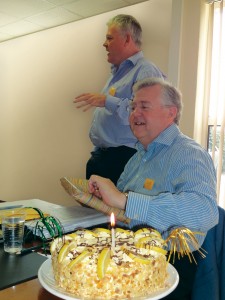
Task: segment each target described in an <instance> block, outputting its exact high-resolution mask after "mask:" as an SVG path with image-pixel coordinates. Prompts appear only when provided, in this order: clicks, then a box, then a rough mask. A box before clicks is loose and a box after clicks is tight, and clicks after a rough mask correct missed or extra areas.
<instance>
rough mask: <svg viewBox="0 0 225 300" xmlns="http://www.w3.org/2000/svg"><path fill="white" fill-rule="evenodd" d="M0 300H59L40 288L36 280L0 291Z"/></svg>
mask: <svg viewBox="0 0 225 300" xmlns="http://www.w3.org/2000/svg"><path fill="white" fill-rule="evenodd" d="M0 299H2V300H3V299H10V300H25V299H32V300H59V299H61V298H59V297H56V296H54V295H52V294H50V293H49V292H48V291H46V290H45V289H44V288H43V287H42V286H41V284H40V282H39V280H38V279H33V280H30V281H26V282H24V283H21V284H18V285H16V286H12V287H10V288H7V289H4V290H2V291H0Z"/></svg>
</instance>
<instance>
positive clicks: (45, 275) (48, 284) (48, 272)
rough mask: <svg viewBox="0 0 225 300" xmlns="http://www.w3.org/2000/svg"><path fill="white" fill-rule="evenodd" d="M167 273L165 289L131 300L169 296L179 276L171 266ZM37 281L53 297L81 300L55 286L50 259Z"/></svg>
mask: <svg viewBox="0 0 225 300" xmlns="http://www.w3.org/2000/svg"><path fill="white" fill-rule="evenodd" d="M168 273H169V278H168V287H167V288H165V289H163V290H161V291H160V292H155V293H151V294H150V295H148V296H144V297H135V298H132V300H157V299H161V298H163V297H165V296H167V295H168V294H170V293H171V292H172V291H173V290H174V289H175V288H176V287H177V285H178V282H179V275H178V273H177V271H176V269H175V268H174V267H173V266H172V265H171V264H168ZM38 279H39V281H40V283H41V285H42V286H43V287H44V288H45V289H46V290H47V291H48V292H50V293H51V294H53V295H55V296H58V297H60V298H62V299H65V300H81V298H77V296H76V295H74V294H71V293H68V292H65V291H64V290H63V289H62V288H60V287H58V286H57V285H56V283H55V279H54V275H53V271H52V262H51V259H48V260H46V261H45V262H44V263H43V264H42V265H41V267H40V268H39V270H38ZM92 300H93V299H92Z"/></svg>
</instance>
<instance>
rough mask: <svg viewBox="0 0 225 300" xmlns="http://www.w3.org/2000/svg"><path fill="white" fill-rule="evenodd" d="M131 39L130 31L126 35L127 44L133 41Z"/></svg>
mask: <svg viewBox="0 0 225 300" xmlns="http://www.w3.org/2000/svg"><path fill="white" fill-rule="evenodd" d="M131 39H132V38H131V35H130V34H129V33H127V34H126V36H125V42H126V44H129V43H130V41H131Z"/></svg>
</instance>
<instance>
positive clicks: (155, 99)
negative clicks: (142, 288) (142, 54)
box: [89, 78, 218, 300]
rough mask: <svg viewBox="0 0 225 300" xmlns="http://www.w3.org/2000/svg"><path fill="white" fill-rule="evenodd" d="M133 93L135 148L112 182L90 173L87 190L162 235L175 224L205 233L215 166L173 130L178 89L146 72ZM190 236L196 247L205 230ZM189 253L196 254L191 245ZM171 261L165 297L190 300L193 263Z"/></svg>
mask: <svg viewBox="0 0 225 300" xmlns="http://www.w3.org/2000/svg"><path fill="white" fill-rule="evenodd" d="M134 94H135V96H134V101H133V102H132V104H131V107H130V111H131V114H130V125H131V128H132V131H133V133H134V135H135V136H136V137H137V139H138V141H139V142H138V144H137V149H138V151H137V153H136V154H134V155H133V157H132V158H131V159H130V160H129V162H128V163H127V165H126V167H125V169H124V172H123V173H122V174H121V177H120V179H119V180H118V183H117V187H116V186H115V185H114V184H113V183H112V182H111V181H110V180H109V179H106V178H102V177H100V176H95V175H92V176H91V178H90V180H89V191H90V192H91V193H93V194H95V195H96V196H97V197H99V198H101V199H102V200H103V201H104V202H105V203H106V204H108V205H109V206H112V207H117V208H121V209H124V210H125V216H126V217H128V218H130V219H131V222H130V224H129V226H130V227H131V228H136V227H138V228H140V227H145V226H146V225H147V226H150V227H153V228H155V229H156V230H158V231H159V232H160V233H161V234H162V235H163V237H164V238H167V237H168V234H169V232H170V230H171V229H174V228H177V227H187V228H188V229H190V230H191V231H193V232H201V233H205V234H206V233H207V231H208V230H209V229H211V228H212V227H213V226H215V225H216V224H217V223H218V208H217V203H216V172H215V168H214V164H213V161H212V159H211V157H210V155H209V153H208V152H207V151H206V150H205V149H203V148H202V147H201V146H200V145H199V144H197V143H196V142H195V141H194V140H192V139H190V138H189V137H187V136H185V135H184V134H182V132H181V131H180V130H179V127H178V124H179V120H180V115H181V108H182V102H181V95H180V93H179V92H178V91H177V90H176V89H175V88H174V87H173V86H172V85H170V84H169V83H167V82H166V81H162V80H160V79H158V78H157V79H155V78H148V79H145V80H142V81H141V82H138V83H136V84H135V86H134ZM196 238H197V241H198V244H199V247H201V245H202V243H203V241H204V238H205V235H204V234H203V235H201V234H200V235H199V234H198V235H196ZM169 246H170V245H169V244H168V247H169ZM192 250H196V249H193V248H192ZM193 255H194V256H195V257H196V258H197V256H198V253H197V251H194V252H193ZM206 255H207V254H206ZM174 266H175V268H176V269H177V271H178V273H179V276H180V281H179V285H178V287H177V288H176V290H175V291H174V292H173V293H171V294H170V295H169V296H167V297H165V299H171V300H191V293H192V288H193V282H194V275H195V272H196V269H197V265H196V264H195V263H190V261H189V258H188V257H187V256H184V257H182V254H181V255H180V257H179V258H178V257H176V260H175V264H174Z"/></svg>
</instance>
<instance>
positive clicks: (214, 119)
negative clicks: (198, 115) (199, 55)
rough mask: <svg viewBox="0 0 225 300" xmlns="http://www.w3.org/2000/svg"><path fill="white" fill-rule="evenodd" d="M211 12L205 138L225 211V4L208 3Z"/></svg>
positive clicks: (206, 78)
mask: <svg viewBox="0 0 225 300" xmlns="http://www.w3.org/2000/svg"><path fill="white" fill-rule="evenodd" d="M209 2H211V4H207V6H208V7H207V9H208V23H207V26H208V28H207V38H206V41H205V49H206V53H207V55H206V56H205V70H204V71H205V81H204V109H203V110H202V112H203V114H204V116H202V119H203V120H205V121H206V122H207V124H206V122H205V123H204V124H205V126H204V127H205V132H204V134H203V136H204V137H205V138H206V139H207V148H208V151H209V153H210V154H211V156H212V158H213V161H214V164H215V167H216V171H217V196H218V199H217V201H218V205H220V206H221V207H223V208H225V143H224V140H225V135H224V132H225V11H224V8H225V1H206V3H209Z"/></svg>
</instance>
